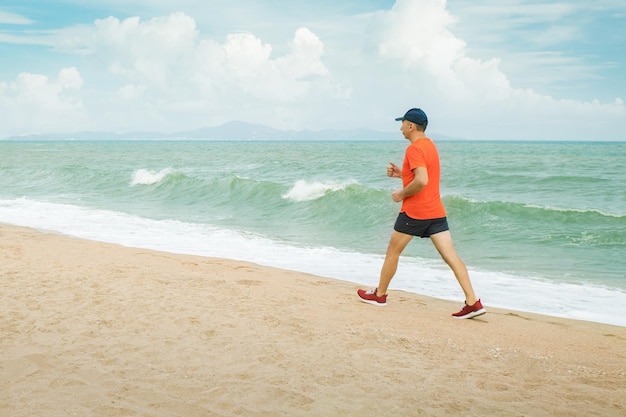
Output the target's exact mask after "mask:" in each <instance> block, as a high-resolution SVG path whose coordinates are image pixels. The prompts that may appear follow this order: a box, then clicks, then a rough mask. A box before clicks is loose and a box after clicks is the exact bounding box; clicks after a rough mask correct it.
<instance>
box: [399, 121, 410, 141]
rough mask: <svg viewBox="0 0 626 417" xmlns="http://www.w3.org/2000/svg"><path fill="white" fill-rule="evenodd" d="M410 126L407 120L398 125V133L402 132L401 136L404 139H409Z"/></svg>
mask: <svg viewBox="0 0 626 417" xmlns="http://www.w3.org/2000/svg"><path fill="white" fill-rule="evenodd" d="M410 125H411V122H409V121H408V120H403V121H402V124H401V125H400V132H402V135H403V136H404V138H405V139H408V138H409V136H408V135H409V131H410Z"/></svg>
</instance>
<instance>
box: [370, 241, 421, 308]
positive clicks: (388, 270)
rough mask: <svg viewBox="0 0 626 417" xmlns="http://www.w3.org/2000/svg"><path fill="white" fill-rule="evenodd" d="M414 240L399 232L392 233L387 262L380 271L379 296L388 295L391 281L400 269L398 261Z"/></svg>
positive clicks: (386, 256)
mask: <svg viewBox="0 0 626 417" xmlns="http://www.w3.org/2000/svg"><path fill="white" fill-rule="evenodd" d="M411 239H413V236H411V235H407V234H404V233H400V232H397V231H395V230H394V231H393V232H391V238H389V245H388V246H387V253H386V255H385V262H383V266H382V268H381V269H380V280H379V281H378V290H377V291H376V295H377V296H379V297H380V296H382V295H385V294H387V288H389V283H390V282H391V279H392V278H393V276H394V275H395V274H396V271H397V269H398V260H399V259H400V255H401V254H402V251H404V248H406V245H408V244H409V242H410V241H411Z"/></svg>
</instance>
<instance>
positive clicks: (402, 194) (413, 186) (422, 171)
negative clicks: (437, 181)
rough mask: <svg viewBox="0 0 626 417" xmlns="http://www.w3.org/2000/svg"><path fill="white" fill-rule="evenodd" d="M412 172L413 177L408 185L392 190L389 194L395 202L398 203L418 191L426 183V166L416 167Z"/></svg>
mask: <svg viewBox="0 0 626 417" xmlns="http://www.w3.org/2000/svg"><path fill="white" fill-rule="evenodd" d="M413 173H414V174H415V178H413V181H411V182H410V183H409V185H407V186H406V187H404V188H403V189H401V190H398V191H394V192H393V193H392V194H391V198H392V199H393V201H395V202H396V203H399V202H400V201H402V200H404V199H405V198H407V197H410V196H412V195H414V194H417V193H419V192H420V191H422V190H423V189H424V187H426V185H427V184H428V170H427V169H426V167H417V168H415V169H414V170H413Z"/></svg>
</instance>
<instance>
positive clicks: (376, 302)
mask: <svg viewBox="0 0 626 417" xmlns="http://www.w3.org/2000/svg"><path fill="white" fill-rule="evenodd" d="M356 297H357V298H358V299H359V301H361V302H362V303H367V304H371V305H373V306H378V307H384V306H386V305H387V303H379V302H378V301H374V300H365V299H363V298H361V297H359V296H358V295H357V296H356Z"/></svg>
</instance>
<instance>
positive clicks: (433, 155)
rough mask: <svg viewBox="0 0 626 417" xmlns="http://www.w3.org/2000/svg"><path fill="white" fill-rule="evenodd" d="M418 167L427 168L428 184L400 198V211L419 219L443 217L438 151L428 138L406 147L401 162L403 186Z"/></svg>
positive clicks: (411, 177)
mask: <svg viewBox="0 0 626 417" xmlns="http://www.w3.org/2000/svg"><path fill="white" fill-rule="evenodd" d="M418 167H426V169H427V170H428V184H427V185H426V187H424V188H423V189H422V190H421V191H420V192H418V193H417V194H413V195H412V196H410V197H407V198H405V199H404V200H402V208H401V209H400V212H404V213H406V214H407V216H409V217H411V218H413V219H419V220H426V219H438V218H440V217H445V216H446V209H445V208H444V206H443V202H442V201H441V195H440V193H439V180H440V168H439V152H437V147H436V146H435V144H434V143H433V141H432V140H430V139H428V138H423V139H418V140H416V141H415V142H413V143H412V144H410V145H409V147H408V148H406V152H405V154H404V163H403V164H402V184H403V185H404V186H405V187H406V186H407V185H409V184H410V183H411V181H413V179H414V178H415V174H414V173H413V170H414V169H415V168H418Z"/></svg>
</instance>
